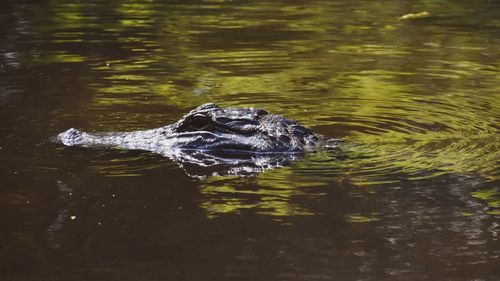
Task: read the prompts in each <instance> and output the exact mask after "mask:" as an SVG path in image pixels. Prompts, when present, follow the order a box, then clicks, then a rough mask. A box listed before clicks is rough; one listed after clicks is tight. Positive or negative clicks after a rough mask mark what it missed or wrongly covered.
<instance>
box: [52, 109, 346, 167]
mask: <svg viewBox="0 0 500 281" xmlns="http://www.w3.org/2000/svg"><path fill="white" fill-rule="evenodd" d="M57 139H58V140H59V141H60V142H62V143H63V144H64V145H67V146H84V147H117V148H123V149H137V150H147V151H151V152H154V153H159V154H162V155H165V156H168V157H171V158H173V159H174V160H177V161H178V162H188V163H190V164H197V165H200V166H207V165H209V164H207V163H212V165H217V164H226V165H235V164H240V163H248V162H249V161H250V162H252V163H255V162H260V163H264V162H266V161H265V160H266V159H270V160H269V161H271V160H272V161H274V163H278V164H276V165H277V166H279V163H280V162H281V161H277V162H276V159H277V158H279V159H284V160H293V159H296V158H297V157H298V156H300V155H301V154H302V153H304V152H309V151H315V150H317V149H319V148H321V147H336V146H337V145H338V140H332V139H326V138H324V137H322V136H320V135H317V134H315V133H314V132H313V131H312V130H310V129H308V128H306V127H303V126H300V125H299V124H298V123H297V122H296V121H294V120H291V119H288V118H286V117H283V116H280V115H274V114H269V113H267V112H266V111H264V110H262V109H254V108H220V107H219V106H217V105H216V104H212V103H208V104H203V105H201V106H199V107H197V108H196V109H194V110H192V111H191V112H189V113H188V114H186V115H185V116H184V117H183V118H181V119H180V120H179V121H177V122H176V123H174V124H171V125H167V126H164V127H160V128H156V129H151V130H143V131H133V132H113V133H94V134H90V133H84V132H80V131H78V130H76V129H73V128H71V129H69V130H67V131H65V132H63V133H61V134H59V135H58V136H57ZM243 155H246V156H247V157H242V156H243ZM249 155H251V156H252V157H254V158H252V159H250V158H248V156H249ZM271 155H273V156H271ZM257 158H258V159H257ZM259 159H260V161H258V160H259ZM263 165H264V166H266V167H267V166H269V163H264V164H263ZM260 166H262V165H260Z"/></svg>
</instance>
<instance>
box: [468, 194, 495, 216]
mask: <svg viewBox="0 0 500 281" xmlns="http://www.w3.org/2000/svg"><path fill="white" fill-rule="evenodd" d="M471 195H472V196H473V197H474V198H477V199H480V200H483V201H485V202H486V204H488V207H489V210H488V213H489V214H491V215H500V209H499V208H500V192H498V191H497V190H490V189H486V190H478V191H474V192H472V193H471Z"/></svg>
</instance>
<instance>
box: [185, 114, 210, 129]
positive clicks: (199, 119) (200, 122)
mask: <svg viewBox="0 0 500 281" xmlns="http://www.w3.org/2000/svg"><path fill="white" fill-rule="evenodd" d="M206 124H207V117H206V116H205V115H201V114H197V115H195V116H193V117H192V118H191V121H190V122H189V125H191V126H193V127H195V128H202V127H204V126H205V125H206Z"/></svg>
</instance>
